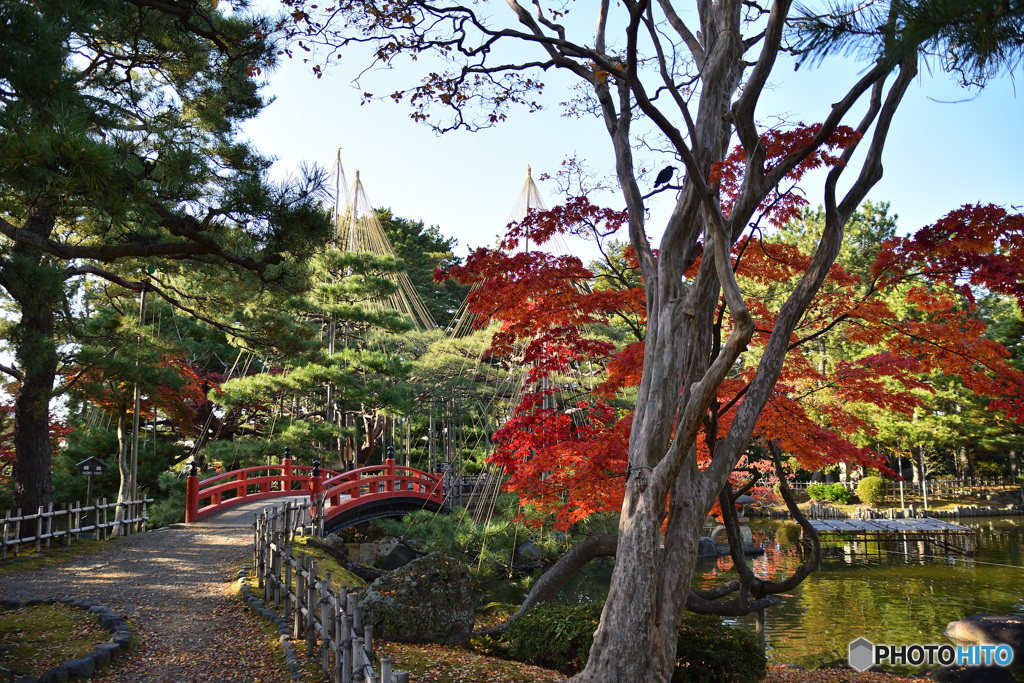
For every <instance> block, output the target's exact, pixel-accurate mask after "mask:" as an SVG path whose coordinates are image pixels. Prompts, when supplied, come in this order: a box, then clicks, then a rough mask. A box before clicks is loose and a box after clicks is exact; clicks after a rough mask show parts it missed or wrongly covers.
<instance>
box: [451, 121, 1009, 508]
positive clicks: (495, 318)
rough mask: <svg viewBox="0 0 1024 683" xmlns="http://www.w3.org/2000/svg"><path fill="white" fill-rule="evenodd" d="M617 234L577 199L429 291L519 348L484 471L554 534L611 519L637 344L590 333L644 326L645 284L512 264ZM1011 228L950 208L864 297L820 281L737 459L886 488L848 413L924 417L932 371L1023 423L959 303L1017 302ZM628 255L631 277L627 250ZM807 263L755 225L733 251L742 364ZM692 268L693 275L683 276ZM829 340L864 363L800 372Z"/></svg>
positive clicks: (546, 258)
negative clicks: (571, 379) (445, 296)
mask: <svg viewBox="0 0 1024 683" xmlns="http://www.w3.org/2000/svg"><path fill="white" fill-rule="evenodd" d="M816 132H817V127H815V126H801V127H798V128H797V129H795V130H792V131H788V132H780V133H777V134H772V135H771V136H770V139H766V140H765V144H766V147H767V149H768V156H767V161H766V164H768V165H771V164H772V163H773V159H782V158H784V157H785V156H786V155H787V154H788V153H789V151H790V150H792V149H793V148H794V147H795V146H799V145H801V144H805V141H806V139H807V138H808V137H809V136H813V135H815V134H816ZM856 139H857V136H856V134H855V133H853V132H852V131H850V130H847V129H840V130H837V131H836V133H835V134H834V135H833V137H832V138H831V139H830V140H829V144H828V145H826V146H825V147H824V148H823V149H822V150H820V153H818V154H815V155H812V156H810V157H808V158H807V159H806V160H805V161H804V162H803V163H802V164H801V165H799V166H797V168H796V169H795V170H794V171H793V172H792V173H791V174H790V176H789V177H790V179H791V180H792V181H793V182H794V183H795V182H796V181H798V180H799V178H800V177H801V176H802V175H803V174H804V173H805V172H806V171H808V170H810V169H812V168H816V167H818V166H821V165H826V166H828V165H832V164H835V163H837V161H838V156H836V155H833V154H832V152H833V151H835V150H842V149H843V148H845V147H846V146H847V145H849V144H851V143H852V142H853V141H855V140H856ZM742 172H743V155H742V153H741V151H737V152H734V153H733V154H731V155H730V156H729V157H727V159H726V160H725V161H724V162H723V163H721V164H718V165H716V167H715V168H713V169H712V173H711V177H710V181H711V182H719V183H721V185H722V187H723V189H725V190H729V189H730V188H733V189H734V188H738V187H740V185H741V183H740V175H741V174H742ZM805 205H806V200H805V199H804V198H803V195H802V194H800V193H798V192H787V193H783V194H777V195H775V196H774V197H770V198H769V199H767V200H766V201H765V203H764V204H763V205H762V207H761V208H762V214H761V215H762V218H763V219H764V220H765V221H766V222H767V223H769V224H774V225H783V224H785V223H787V222H790V221H793V220H795V219H796V218H798V217H799V215H800V211H801V209H802V208H803V207H804V206H805ZM725 208H726V211H728V209H729V207H728V206H726V207H725ZM626 220H627V216H626V215H625V213H624V212H616V211H611V210H609V209H603V208H600V207H597V206H594V205H593V204H592V203H590V201H589V200H588V199H587V198H586V197H574V198H572V199H570V200H569V201H568V202H567V203H566V204H565V205H563V206H560V207H557V208H555V209H553V210H551V211H546V212H537V211H532V212H531V213H530V214H529V215H528V216H527V217H526V218H525V219H524V220H523V221H522V222H520V223H518V224H513V225H512V226H510V229H509V231H508V234H507V236H506V238H505V239H504V240H503V241H502V243H501V244H500V245H499V247H498V248H497V249H494V250H486V249H481V250H478V251H477V252H476V253H474V254H473V255H471V256H470V257H469V258H468V259H467V261H466V263H465V265H463V266H461V267H458V268H454V269H452V271H451V272H450V273H447V274H439V277H454V278H457V279H458V280H460V281H461V282H463V283H467V284H475V285H477V288H476V289H475V290H474V291H473V293H472V294H471V295H470V297H469V304H468V305H469V308H470V310H471V311H472V312H473V313H475V314H476V315H477V320H476V324H477V325H478V326H486V325H490V324H496V325H497V327H498V329H497V332H496V333H495V335H494V338H493V339H494V341H493V344H492V347H491V352H492V353H494V354H499V355H512V354H513V351H514V350H515V349H516V348H517V345H519V346H520V350H519V353H520V354H521V355H522V357H523V360H524V362H525V363H526V364H527V365H528V377H527V381H528V386H530V387H532V388H531V389H529V390H527V391H526V392H525V393H524V395H523V397H522V400H521V402H520V403H519V405H518V406H517V407H516V408H515V411H514V414H513V416H512V418H511V419H510V420H509V421H508V422H507V423H506V424H505V425H504V426H503V427H502V428H501V429H499V430H498V431H497V432H496V433H495V434H494V437H493V441H494V443H495V445H496V449H495V452H494V454H493V455H492V457H491V461H492V462H495V463H498V464H501V465H503V466H504V467H505V469H506V471H507V472H508V474H509V476H510V479H509V482H508V484H507V487H508V488H509V489H510V490H514V491H517V492H518V493H519V495H520V497H521V500H522V501H523V502H525V503H529V504H532V505H534V506H536V507H538V508H539V509H540V510H542V511H544V512H548V513H551V514H552V515H554V517H555V519H556V524H558V525H559V526H563V527H564V526H567V525H569V524H571V523H573V522H576V521H578V520H580V519H583V518H584V517H586V516H588V515H590V514H592V513H594V512H599V511H616V510H618V509H619V508H620V507H621V505H622V500H623V495H624V485H623V483H624V480H625V478H626V477H627V476H628V475H629V472H628V470H627V459H626V453H627V447H628V443H629V438H630V427H631V424H632V421H633V415H632V411H629V410H624V409H622V408H616V407H613V403H614V401H613V399H614V397H615V395H616V393H617V392H619V391H620V390H622V389H626V388H628V387H632V386H637V385H638V384H639V382H640V378H641V371H642V362H643V356H644V353H643V349H644V341H643V340H642V339H641V340H637V341H634V342H632V343H629V344H626V345H624V346H622V347H621V348H616V347H615V345H613V344H612V343H610V342H609V341H607V340H604V339H599V338H596V337H595V336H594V335H592V334H589V333H588V331H587V330H588V326H589V325H593V324H609V323H610V321H611V319H612V317H613V316H615V315H621V314H628V315H630V316H633V317H634V318H635V319H637V320H639V321H640V323H641V324H643V323H645V311H646V307H645V301H644V290H643V287H642V285H641V286H635V287H626V288H622V289H612V290H607V289H606V290H598V291H595V290H594V289H592V288H590V287H589V286H588V283H589V282H590V281H591V279H592V278H593V277H594V273H593V272H591V271H590V270H589V269H587V268H586V267H585V266H584V264H583V263H582V262H581V261H580V259H578V258H576V257H574V256H553V255H550V254H547V253H544V252H542V251H539V250H536V249H534V250H532V251H519V248H520V245H521V243H522V242H523V241H524V240H528V242H529V243H530V244H533V245H543V244H545V243H546V242H548V241H549V240H550V239H551V238H552V237H553V236H554V235H555V234H576V235H579V234H585V235H591V236H597V237H599V238H600V237H606V236H608V235H611V234H614V233H615V231H616V230H617V229H618V228H619V227H620V226H622V225H624V224H625V223H626ZM957 226H960V227H957ZM1022 226H1024V219H1022V217H1021V216H1019V215H1014V214H1010V213H1008V212H1006V211H1005V210H1002V209H999V208H998V207H964V208H963V209H960V210H957V211H954V212H951V213H950V214H949V215H947V216H946V217H944V218H943V219H942V220H940V221H939V222H938V223H936V224H935V225H933V226H928V227H927V228H925V229H923V230H921V231H919V232H918V233H916V234H915V235H914V236H912V237H909V238H904V239H899V240H894V241H891V242H889V243H886V244H885V245H884V247H883V249H882V251H881V252H880V254H879V256H878V260H877V262H876V263H875V264H874V267H873V269H872V271H871V274H872V281H871V282H863V281H862V280H861V278H860V277H858V276H856V275H854V274H851V273H849V272H847V271H845V270H844V269H843V268H842V267H841V266H839V265H833V266H832V268H831V270H830V272H829V276H828V279H827V281H826V283H825V285H824V286H823V287H822V288H821V291H820V292H819V295H818V296H817V298H816V299H815V301H814V304H813V305H812V306H811V308H810V309H809V310H808V311H807V313H806V314H805V316H804V317H803V319H802V321H801V323H800V324H799V325H798V326H797V327H796V329H795V330H794V332H793V334H792V337H791V342H790V350H789V353H788V355H787V358H786V362H785V365H784V367H783V370H782V373H781V375H780V378H779V381H778V383H777V384H776V386H775V388H774V391H773V393H772V395H771V398H770V400H769V401H768V404H767V405H766V407H765V409H764V411H763V412H762V414H761V416H760V419H759V421H758V424H757V427H756V429H755V431H754V435H753V438H752V440H751V443H752V444H754V445H755V446H756V445H757V444H763V443H765V442H766V441H768V440H771V441H773V442H774V443H775V444H777V445H778V447H779V448H781V450H782V451H783V452H784V453H786V454H787V455H789V456H792V457H794V458H796V460H797V462H799V463H800V465H801V466H802V467H804V468H807V469H818V468H821V467H824V466H827V465H830V464H834V463H839V462H842V463H847V464H849V465H859V466H862V467H865V468H871V469H878V470H881V471H883V472H885V473H890V471H889V469H888V467H887V464H886V459H885V456H883V455H881V454H879V453H877V452H875V451H873V450H871V449H870V448H866V447H863V446H859V445H857V443H855V439H854V438H853V437H854V436H856V435H869V434H870V433H871V430H872V426H871V424H870V423H869V422H868V421H867V420H866V419H865V418H864V417H863V411H862V410H857V409H856V408H857V407H858V406H861V407H863V406H865V405H869V406H874V407H876V408H877V409H880V410H887V411H894V412H898V413H903V414H906V415H908V416H909V415H911V414H912V413H913V411H914V408H915V407H917V406H918V405H919V404H920V402H919V399H918V398H917V397H916V396H915V395H914V391H915V390H926V391H927V390H929V386H928V383H927V381H926V380H927V374H928V373H929V372H931V371H935V370H938V371H941V372H942V373H945V374H947V375H953V374H955V375H959V376H960V377H962V378H963V381H964V383H965V385H966V386H967V387H969V388H970V389H971V390H972V391H974V392H975V393H976V394H978V395H980V396H987V397H991V398H992V399H993V401H992V404H991V407H992V408H993V409H1000V410H1004V411H1006V413H1007V414H1008V415H1011V416H1014V417H1017V418H1020V417H1022V416H1024V412H1022V410H1024V408H1022V406H1024V400H1022V399H1024V376H1022V375H1021V374H1020V373H1019V372H1017V371H1015V370H1014V369H1013V368H1012V367H1011V366H1010V365H1008V364H1007V363H1006V357H1007V352H1006V350H1005V349H1003V348H1002V347H1001V346H1000V345H999V344H997V343H995V342H993V341H991V340H989V339H987V338H986V337H985V326H984V324H983V323H982V322H980V321H979V320H977V319H975V318H973V317H972V316H971V313H972V306H973V294H972V292H971V287H985V288H988V289H990V290H992V291H997V292H1001V293H1005V294H1012V295H1014V296H1017V297H1018V300H1021V299H1022V298H1024V284H1022V282H1021V279H1020V277H1019V273H1018V272H1017V271H1016V270H1014V268H1013V263H1014V262H1015V261H1014V259H1017V260H1016V263H1019V262H1020V256H1021V254H1020V249H1021V246H1022V244H1024V240H1022V235H1024V231H1022ZM626 255H627V260H628V259H629V258H630V255H631V251H630V250H627V252H626ZM810 260H811V256H810V255H808V254H805V253H803V252H801V251H800V250H799V249H798V248H797V247H796V246H794V245H791V244H785V243H777V242H772V241H770V240H767V239H763V238H762V237H761V236H760V227H759V226H756V225H755V226H754V230H753V231H752V232H751V234H749V235H747V236H746V237H744V238H743V239H741V240H739V241H737V243H736V244H735V245H734V248H733V250H732V263H733V268H734V270H735V272H736V274H737V277H738V278H740V279H741V281H743V282H746V283H748V284H749V285H750V287H749V289H750V293H747V296H746V303H747V306H748V308H749V310H750V313H751V315H752V316H753V318H754V320H755V324H756V327H755V330H756V331H755V334H754V337H753V340H752V342H751V349H750V350H749V351H748V353H754V354H756V353H757V352H758V351H757V349H758V347H759V346H763V344H764V343H766V342H767V340H768V338H769V337H770V335H771V332H772V330H773V328H774V325H775V315H776V313H777V311H776V308H775V304H774V303H773V301H774V299H773V297H772V296H771V292H772V291H774V289H778V288H780V287H785V286H786V284H787V283H791V282H795V281H796V279H797V278H798V277H799V276H800V275H801V274H802V273H803V272H804V271H805V270H806V269H807V266H808V263H809V262H810ZM633 265H634V266H635V261H634V264H633ZM699 266H700V263H699V260H698V262H697V263H695V264H694V265H693V266H692V268H691V271H690V273H695V272H696V271H697V269H698V268H699ZM773 288H774V289H773ZM894 293H898V294H899V297H900V300H901V301H902V302H904V304H905V305H906V306H909V307H910V308H911V309H912V310H913V311H914V312H915V314H914V315H913V316H909V317H904V316H903V314H901V313H900V312H899V311H897V310H894V308H893V306H892V305H890V303H889V300H890V299H891V297H892V296H893V295H894ZM958 293H963V294H965V295H966V298H963V297H960V296H958ZM729 330H730V319H729V316H728V314H727V311H726V309H725V305H724V303H721V302H720V305H719V314H718V319H717V325H716V326H715V334H716V337H717V339H718V343H720V340H721V339H722V338H724V336H726V335H727V334H728V332H729ZM825 334H839V335H842V337H843V338H844V339H845V340H846V341H848V342H850V343H854V344H859V345H862V346H864V347H867V348H870V349H871V352H870V353H867V354H864V355H861V356H860V357H858V358H855V359H840V360H838V361H836V362H833V363H832V364H831V365H830V367H828V369H827V370H824V369H823V368H822V367H820V365H819V364H818V363H816V362H814V361H813V360H812V359H811V358H810V357H809V355H808V347H809V346H811V345H812V343H813V342H814V341H815V340H816V339H818V338H819V337H820V336H822V335H825ZM811 351H813V346H811ZM583 363H590V364H597V365H600V366H602V367H603V368H604V369H605V379H604V381H603V382H602V383H601V384H600V385H598V386H596V387H594V388H593V390H590V391H585V392H581V393H580V392H578V393H576V394H575V395H569V392H567V391H566V390H565V388H564V387H556V386H554V385H552V386H548V387H547V388H545V387H544V385H543V384H542V380H543V379H544V378H546V377H550V376H552V375H555V374H560V375H565V374H566V373H571V372H573V370H574V368H578V367H580V366H581V364H583ZM754 371H755V365H754V364H747V365H745V366H740V367H738V368H737V369H736V372H734V373H733V375H732V376H731V377H729V378H728V379H726V380H725V381H724V382H723V383H722V385H721V387H720V389H719V392H718V396H717V400H716V401H715V402H714V403H713V405H712V407H711V409H710V410H709V411H708V413H707V415H706V416H705V419H704V424H703V427H702V436H701V438H700V439H699V441H698V454H697V455H698V463H699V466H700V467H702V468H703V467H705V466H706V465H707V463H708V462H710V460H711V459H712V458H713V457H714V449H715V444H716V441H717V440H718V439H719V438H720V437H721V436H722V435H724V434H725V433H727V432H728V430H729V427H730V425H731V423H732V419H733V417H734V414H735V411H736V408H737V406H738V405H739V404H740V403H741V402H742V400H743V396H744V394H745V392H746V390H747V387H748V385H749V382H750V381H751V380H752V378H753V376H754ZM546 399H550V400H546ZM755 450H756V448H755ZM764 473H767V474H768V475H769V476H772V475H777V473H775V472H774V467H773V466H772V465H771V464H770V462H768V461H766V460H762V459H757V458H754V457H748V458H747V459H745V460H743V461H741V462H740V463H739V466H738V467H737V470H735V472H734V477H733V482H734V486H736V487H738V486H740V485H742V483H743V482H744V481H748V482H749V480H750V479H751V478H752V477H753V478H755V479H756V478H759V476H760V475H761V474H764ZM716 511H717V503H716V507H715V509H713V510H712V512H716Z"/></svg>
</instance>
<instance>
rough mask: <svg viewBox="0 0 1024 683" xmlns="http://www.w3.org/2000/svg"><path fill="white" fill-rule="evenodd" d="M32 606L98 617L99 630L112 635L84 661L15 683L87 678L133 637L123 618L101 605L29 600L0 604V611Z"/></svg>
mask: <svg viewBox="0 0 1024 683" xmlns="http://www.w3.org/2000/svg"><path fill="white" fill-rule="evenodd" d="M36 605H68V606H69V607H76V608H78V609H87V610H89V611H90V612H92V613H93V614H96V615H98V617H99V622H100V626H101V627H103V628H105V629H107V630H108V631H110V632H111V633H112V634H113V635H112V636H111V638H110V640H109V641H107V642H106V643H100V644H99V645H97V646H96V647H95V648H93V650H92V652H89V653H87V654H86V655H85V656H84V657H79V658H73V659H69V660H67V661H65V662H63V663H62V664H59V665H58V666H56V667H54V668H53V669H50V670H49V671H46V672H44V673H43V674H41V675H39V676H22V677H21V678H19V679H17V681H16V682H15V683H64V682H65V681H67V680H68V679H69V678H71V677H72V676H77V677H79V678H91V677H92V676H93V674H95V673H96V667H98V666H100V665H101V664H107V663H109V662H110V661H112V660H113V659H114V657H115V656H117V654H118V653H119V652H122V651H124V650H127V649H128V648H130V647H131V644H132V636H133V635H134V632H133V631H132V628H131V626H129V625H128V622H127V621H125V620H124V617H122V616H121V615H120V614H118V613H117V612H115V611H114V610H112V609H110V608H109V607H106V606H105V605H91V604H89V603H88V602H86V601H84V600H53V599H47V600H43V599H33V600H26V601H25V602H20V601H18V600H4V601H2V602H0V607H3V608H4V609H18V608H19V607H35V606H36Z"/></svg>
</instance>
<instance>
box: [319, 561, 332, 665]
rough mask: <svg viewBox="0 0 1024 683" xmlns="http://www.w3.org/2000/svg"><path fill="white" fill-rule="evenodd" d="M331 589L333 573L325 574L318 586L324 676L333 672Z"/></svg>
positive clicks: (321, 655)
mask: <svg viewBox="0 0 1024 683" xmlns="http://www.w3.org/2000/svg"><path fill="white" fill-rule="evenodd" d="M325 588H326V590H327V591H330V589H331V573H330V572H327V573H326V574H325V575H324V580H323V583H322V584H321V585H319V586H317V596H318V597H319V598H320V669H321V670H322V671H323V674H324V677H325V678H326V677H328V676H330V674H331V603H330V601H329V600H328V599H327V598H328V597H329V596H330V593H329V592H328V593H325V592H324V589H325Z"/></svg>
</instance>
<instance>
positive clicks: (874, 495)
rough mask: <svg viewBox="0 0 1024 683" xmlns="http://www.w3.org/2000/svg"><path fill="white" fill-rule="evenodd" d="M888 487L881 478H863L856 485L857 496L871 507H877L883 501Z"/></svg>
mask: <svg viewBox="0 0 1024 683" xmlns="http://www.w3.org/2000/svg"><path fill="white" fill-rule="evenodd" d="M888 488H889V487H888V485H887V484H886V483H885V480H884V479H882V478H881V477H864V478H863V479H861V480H860V483H859V484H857V495H858V496H859V497H860V499H861V500H862V501H863V502H865V503H867V504H868V505H870V506H871V507H878V506H879V505H880V504H881V503H882V501H884V500H885V494H886V489H888Z"/></svg>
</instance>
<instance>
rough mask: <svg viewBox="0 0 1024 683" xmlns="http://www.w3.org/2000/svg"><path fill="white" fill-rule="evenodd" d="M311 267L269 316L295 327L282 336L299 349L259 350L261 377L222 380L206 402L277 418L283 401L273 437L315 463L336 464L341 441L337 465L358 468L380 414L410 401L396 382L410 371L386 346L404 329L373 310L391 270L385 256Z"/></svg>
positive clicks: (318, 260) (325, 255) (379, 426)
mask: <svg viewBox="0 0 1024 683" xmlns="http://www.w3.org/2000/svg"><path fill="white" fill-rule="evenodd" d="M310 266H311V267H310V272H309V282H308V284H307V286H306V287H305V288H303V289H302V290H301V291H299V292H296V293H295V294H294V295H293V296H291V297H289V298H288V299H287V300H285V301H284V302H283V304H282V307H281V309H280V311H279V312H278V314H279V315H281V316H282V317H283V318H284V319H285V320H295V321H297V324H296V325H295V327H294V329H293V331H292V332H291V333H290V335H289V337H290V338H291V339H293V340H294V339H295V338H300V339H302V340H303V343H302V347H301V348H299V347H297V346H291V347H290V348H287V349H282V350H280V351H279V352H278V353H277V354H276V355H270V354H267V353H266V352H264V353H265V358H264V361H263V366H264V368H266V369H267V371H265V372H259V373H254V374H251V375H249V376H247V377H242V378H239V379H233V380H229V381H228V382H225V383H224V384H223V385H222V386H221V390H222V393H220V394H217V395H216V396H215V399H216V400H217V401H218V402H219V403H221V404H222V405H224V406H225V407H227V408H232V409H239V408H244V409H247V410H249V411H251V412H253V414H254V415H258V414H260V411H261V410H262V411H263V412H270V411H272V410H273V409H274V407H275V406H281V409H282V412H283V409H284V405H285V403H287V404H288V411H289V413H290V414H289V419H288V420H287V421H284V420H283V421H281V424H280V426H279V429H278V431H276V432H275V433H274V434H273V435H272V436H273V437H274V438H275V440H277V441H279V442H283V443H282V445H288V446H291V447H293V448H295V450H296V454H297V455H298V454H308V455H310V456H315V457H317V458H319V459H321V460H322V461H324V462H328V461H331V460H334V459H335V457H336V456H338V457H340V456H341V453H339V452H338V450H337V448H338V444H339V443H342V442H347V443H348V444H349V445H348V447H347V448H346V449H345V452H346V453H347V455H346V456H344V459H345V460H346V461H347V462H345V464H352V465H355V464H363V463H365V462H366V461H367V460H368V459H369V458H370V456H371V455H372V454H373V453H374V452H375V451H376V447H377V445H378V443H379V440H380V436H381V434H382V433H383V432H384V430H385V427H386V426H387V424H388V422H387V420H388V417H389V416H391V415H394V414H396V413H404V412H407V411H408V407H409V405H408V404H409V401H410V398H411V397H410V392H409V389H408V387H407V386H406V385H405V382H404V380H405V378H406V377H407V376H408V373H409V367H410V366H409V364H408V363H407V362H406V361H405V360H404V359H403V358H402V357H401V356H400V355H399V354H396V353H393V352H392V350H391V349H390V348H389V345H390V343H391V342H390V336H391V335H395V334H398V333H401V332H404V331H406V330H409V329H410V327H411V322H410V321H408V320H406V319H405V318H403V317H402V316H401V315H400V314H399V313H398V312H397V311H394V310H392V309H388V308H385V307H382V303H381V302H383V301H385V300H386V299H387V297H388V296H389V295H391V294H392V293H393V292H394V291H395V290H396V289H397V287H398V285H397V284H396V282H395V280H394V279H393V277H392V276H393V275H394V274H395V273H397V272H398V271H399V269H400V266H399V265H398V262H397V261H396V260H395V259H394V258H392V257H389V256H375V255H373V254H370V253H362V252H359V253H357V252H343V251H340V250H338V249H335V248H328V249H325V250H323V251H322V252H320V253H318V254H317V255H316V256H315V257H314V258H313V260H312V261H311V264H310ZM211 396H213V395H212V394H211ZM286 398H287V401H286ZM261 407H262V408H261ZM254 409H255V410H254ZM252 427H253V429H252V431H253V432H254V433H256V432H260V431H263V429H264V425H261V424H253V425H252ZM262 436H271V435H269V434H267V435H262Z"/></svg>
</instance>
